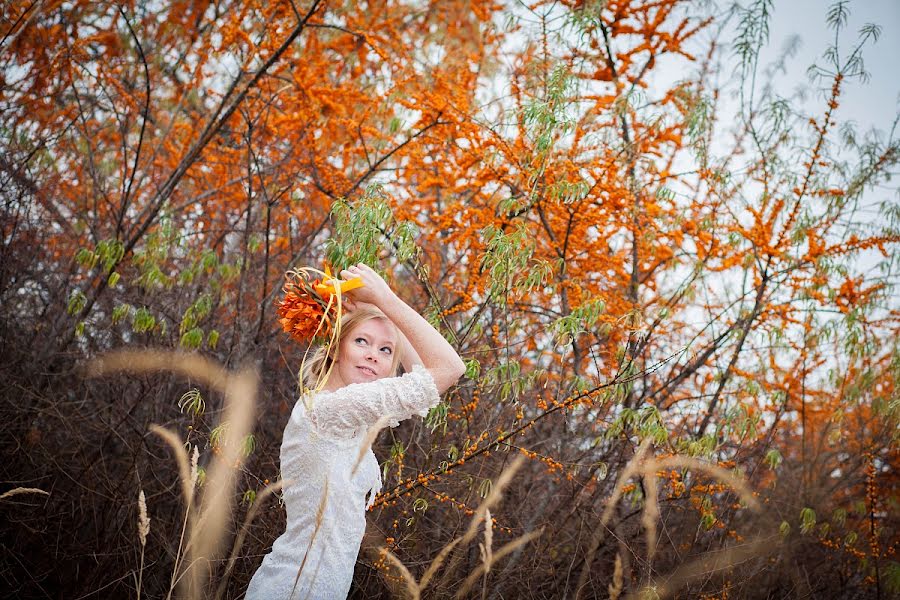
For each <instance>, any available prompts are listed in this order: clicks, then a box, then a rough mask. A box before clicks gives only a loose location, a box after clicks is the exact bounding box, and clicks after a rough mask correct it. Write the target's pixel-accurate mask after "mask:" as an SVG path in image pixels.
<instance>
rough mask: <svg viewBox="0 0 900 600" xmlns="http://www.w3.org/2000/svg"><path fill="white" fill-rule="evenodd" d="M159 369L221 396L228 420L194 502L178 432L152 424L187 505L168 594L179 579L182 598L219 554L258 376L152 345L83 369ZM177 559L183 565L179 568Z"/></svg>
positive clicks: (202, 584) (201, 589)
mask: <svg viewBox="0 0 900 600" xmlns="http://www.w3.org/2000/svg"><path fill="white" fill-rule="evenodd" d="M159 371H167V372H171V373H176V374H180V375H184V376H186V377H190V378H191V379H193V380H197V381H201V382H203V383H205V384H206V385H208V386H209V387H211V388H213V389H216V390H218V391H220V392H221V393H223V394H224V396H225V404H224V411H223V415H222V418H221V420H220V423H227V424H228V427H227V428H225V432H224V434H223V439H222V443H221V448H222V454H221V455H220V459H221V460H219V461H217V462H216V463H215V464H214V465H213V466H212V467H211V468H210V470H209V475H208V476H207V479H206V484H205V485H204V492H203V498H202V499H201V502H199V503H195V502H194V490H195V483H196V472H197V469H196V467H195V466H194V467H192V466H191V462H190V461H189V460H188V456H187V452H186V451H185V450H184V447H183V446H182V444H181V442H180V441H179V440H178V437H177V436H176V435H175V434H173V433H172V432H170V431H168V430H166V429H163V428H162V427H158V426H153V428H152V430H153V432H154V433H156V434H157V435H159V436H160V437H162V438H163V440H165V441H166V442H167V443H168V444H169V446H170V447H171V448H172V449H173V451H174V452H175V457H176V462H177V464H178V469H179V474H180V479H181V484H182V495H183V496H184V500H185V507H186V508H185V526H184V527H183V531H182V542H180V543H179V555H178V556H177V557H176V565H175V569H174V571H173V574H172V582H171V585H170V589H169V594H168V596H167V597H171V596H172V593H173V591H174V588H175V586H176V585H179V584H180V585H179V587H180V593H179V595H180V596H182V597H184V598H200V597H206V585H207V583H208V581H209V579H210V571H211V564H212V561H214V560H216V559H217V558H218V555H219V552H220V549H221V547H222V543H223V541H224V538H225V530H226V526H227V524H228V522H229V519H230V517H231V513H232V505H233V502H234V483H235V477H236V473H237V471H238V468H239V467H240V465H241V464H242V463H243V455H242V454H241V451H240V441H241V440H242V439H243V438H244V436H246V435H247V434H248V433H249V432H250V429H251V425H252V423H253V419H254V407H255V404H256V392H257V386H258V377H257V375H256V372H255V371H254V370H252V369H244V370H241V371H240V372H237V373H234V372H231V371H228V370H227V369H225V368H223V367H222V366H221V365H219V364H217V363H215V362H214V361H211V360H209V359H206V358H204V357H202V356H198V355H196V354H182V353H178V352H160V351H152V350H141V351H120V352H115V353H112V354H108V355H105V356H103V357H101V358H98V359H96V360H93V361H91V362H90V363H89V364H88V368H87V373H86V375H87V376H89V377H100V376H106V375H111V374H115V373H122V372H128V373H149V372H159ZM195 505H196V507H195ZM185 536H186V540H187V541H186V542H184V540H185ZM182 548H183V550H182ZM182 552H183V555H184V556H183V557H182V556H181V553H182ZM181 565H186V566H185V567H184V571H183V572H181V573H179V570H180V569H181Z"/></svg>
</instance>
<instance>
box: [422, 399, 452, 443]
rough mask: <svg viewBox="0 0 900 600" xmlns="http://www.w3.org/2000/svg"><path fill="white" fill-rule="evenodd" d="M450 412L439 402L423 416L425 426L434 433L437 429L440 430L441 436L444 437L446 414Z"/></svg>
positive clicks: (444, 404) (447, 407)
mask: <svg viewBox="0 0 900 600" xmlns="http://www.w3.org/2000/svg"><path fill="white" fill-rule="evenodd" d="M449 411H450V407H449V406H447V403H446V402H439V403H438V404H437V405H436V406H433V407H432V408H431V409H429V411H428V414H427V415H426V416H425V425H426V426H427V427H428V429H429V430H430V431H431V433H434V432H435V431H436V430H437V429H440V430H441V434H442V435H446V433H447V414H448V413H449Z"/></svg>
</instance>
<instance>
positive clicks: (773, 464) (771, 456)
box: [766, 448, 782, 469]
mask: <svg viewBox="0 0 900 600" xmlns="http://www.w3.org/2000/svg"><path fill="white" fill-rule="evenodd" d="M781 460H782V458H781V452H779V451H778V450H776V449H775V448H771V449H770V450H769V451H768V452H766V464H767V465H769V468H770V469H777V468H778V465H780V464H781Z"/></svg>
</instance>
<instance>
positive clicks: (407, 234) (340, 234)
mask: <svg viewBox="0 0 900 600" xmlns="http://www.w3.org/2000/svg"><path fill="white" fill-rule="evenodd" d="M331 217H332V219H333V221H334V229H333V231H332V235H331V237H330V238H329V239H328V241H327V242H326V244H325V252H326V256H327V258H328V262H329V264H330V265H331V266H332V268H333V269H334V270H335V272H340V271H341V270H342V269H346V268H347V267H349V266H351V265H355V264H358V263H364V264H367V265H369V266H370V267H372V268H373V269H376V270H377V265H378V257H379V254H380V253H381V252H382V251H383V250H384V249H385V248H390V249H391V250H392V251H393V252H394V253H395V254H396V256H397V258H398V259H399V260H401V261H406V260H410V259H412V258H414V257H415V256H417V254H418V247H417V246H416V244H415V237H416V234H417V231H416V228H415V226H414V225H413V224H412V223H408V222H400V221H397V220H396V219H395V218H394V214H393V212H392V211H391V207H390V205H389V204H388V197H387V194H386V193H385V192H384V188H382V186H380V185H377V184H373V185H371V186H369V187H368V188H367V189H366V192H365V194H364V195H363V197H362V198H360V199H359V200H358V201H356V202H354V203H352V204H351V203H349V202H347V201H346V200H336V201H335V202H334V204H333V205H332V207H331Z"/></svg>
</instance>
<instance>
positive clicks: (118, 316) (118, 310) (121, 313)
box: [112, 304, 134, 325]
mask: <svg viewBox="0 0 900 600" xmlns="http://www.w3.org/2000/svg"><path fill="white" fill-rule="evenodd" d="M132 310H134V307H133V306H131V305H130V304H117V305H116V307H115V308H114V309H113V311H112V322H113V324H114V325H115V324H116V323H118V322H119V321H121V320H122V319H124V318H125V317H127V316H128V315H130V314H131V311H132Z"/></svg>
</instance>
